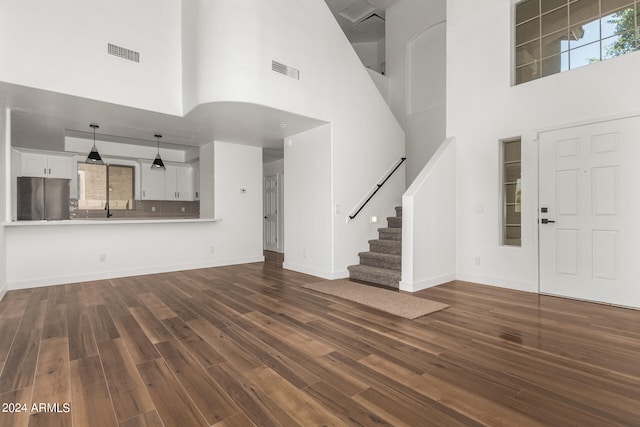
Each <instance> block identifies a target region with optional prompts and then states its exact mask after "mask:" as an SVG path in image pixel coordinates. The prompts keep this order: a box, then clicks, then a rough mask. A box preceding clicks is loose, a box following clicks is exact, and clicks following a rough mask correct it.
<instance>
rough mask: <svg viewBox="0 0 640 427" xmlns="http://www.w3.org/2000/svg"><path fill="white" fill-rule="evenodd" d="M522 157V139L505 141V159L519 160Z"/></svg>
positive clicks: (509, 160)
mask: <svg viewBox="0 0 640 427" xmlns="http://www.w3.org/2000/svg"><path fill="white" fill-rule="evenodd" d="M521 157H522V151H521V148H520V140H517V141H507V142H505V143H504V161H505V162H519V161H520V159H521Z"/></svg>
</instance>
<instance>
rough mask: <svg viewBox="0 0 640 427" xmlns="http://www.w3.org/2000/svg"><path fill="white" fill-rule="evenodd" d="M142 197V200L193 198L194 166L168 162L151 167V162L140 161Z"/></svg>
mask: <svg viewBox="0 0 640 427" xmlns="http://www.w3.org/2000/svg"><path fill="white" fill-rule="evenodd" d="M140 181H141V184H140V198H141V199H142V200H193V168H192V167H191V166H190V165H180V164H174V165H172V164H167V163H165V169H151V162H146V161H140Z"/></svg>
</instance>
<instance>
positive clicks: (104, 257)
mask: <svg viewBox="0 0 640 427" xmlns="http://www.w3.org/2000/svg"><path fill="white" fill-rule="evenodd" d="M98 261H100V262H107V254H100V255H98Z"/></svg>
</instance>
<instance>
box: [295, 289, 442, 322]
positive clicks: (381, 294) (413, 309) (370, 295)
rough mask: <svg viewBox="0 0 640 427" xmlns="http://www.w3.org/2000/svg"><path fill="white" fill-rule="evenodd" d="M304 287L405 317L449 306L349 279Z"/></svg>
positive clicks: (424, 313) (414, 317)
mask: <svg viewBox="0 0 640 427" xmlns="http://www.w3.org/2000/svg"><path fill="white" fill-rule="evenodd" d="M303 288H307V289H311V290H314V291H318V292H322V293H325V294H329V295H333V296H336V297H339V298H342V299H346V300H349V301H353V302H357V303H360V304H363V305H367V306H369V307H373V308H376V309H378V310H382V311H385V312H387V313H390V314H393V315H395V316H399V317H404V318H405V319H416V318H418V317H421V316H425V315H427V314H431V313H435V312H436V311H440V310H444V309H445V308H447V307H449V306H448V305H447V304H442V303H439V302H435V301H431V300H428V299H425V298H420V297H414V296H411V295H407V294H403V293H400V292H396V291H387V290H385V289H380V288H375V287H373V286H368V285H363V284H360V283H355V282H352V281H350V280H347V279H340V280H325V281H322V282H316V283H310V284H307V285H304V286H303Z"/></svg>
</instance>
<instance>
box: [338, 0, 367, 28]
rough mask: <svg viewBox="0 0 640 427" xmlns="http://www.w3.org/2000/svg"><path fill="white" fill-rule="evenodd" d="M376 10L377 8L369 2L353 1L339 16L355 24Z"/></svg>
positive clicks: (362, 0) (363, 0)
mask: <svg viewBox="0 0 640 427" xmlns="http://www.w3.org/2000/svg"><path fill="white" fill-rule="evenodd" d="M375 10H376V7H375V6H374V5H372V4H371V3H369V2H368V1H367V0H352V1H351V3H350V4H349V6H347V8H345V9H344V10H342V11H341V12H340V13H339V15H340V16H342V17H343V18H345V19H348V20H349V21H351V23H353V24H355V23H356V22H358V21H360V20H362V19H364V18H365V17H367V16H368V15H370V14H371V13H373V12H374V11H375Z"/></svg>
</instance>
